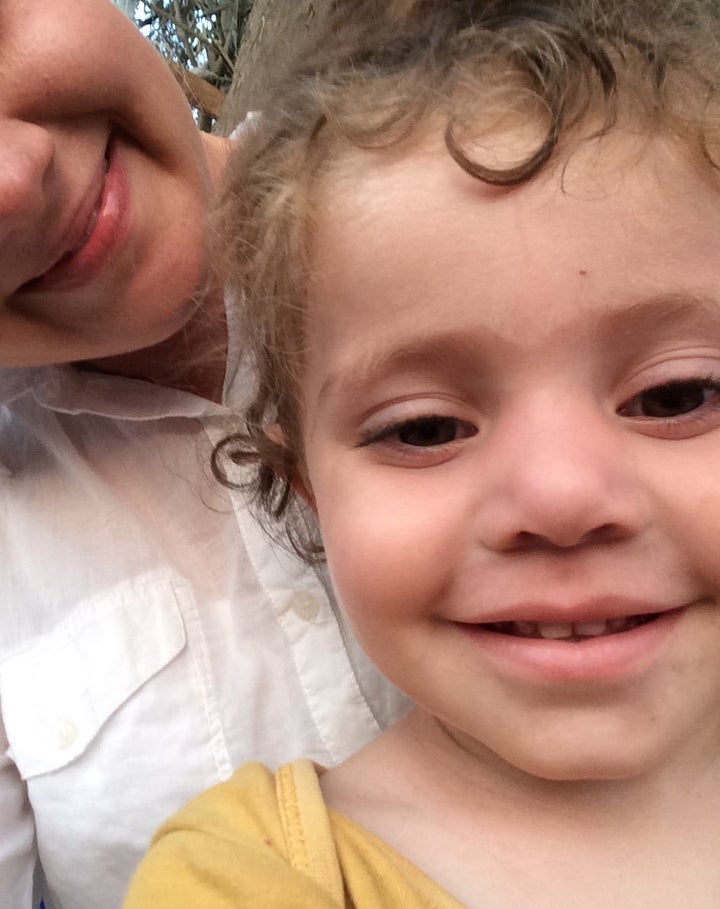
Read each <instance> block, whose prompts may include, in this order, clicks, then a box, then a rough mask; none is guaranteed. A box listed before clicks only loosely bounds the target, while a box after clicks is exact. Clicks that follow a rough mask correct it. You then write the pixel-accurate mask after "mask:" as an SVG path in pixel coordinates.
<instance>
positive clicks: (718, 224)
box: [309, 131, 720, 359]
mask: <svg viewBox="0 0 720 909" xmlns="http://www.w3.org/2000/svg"><path fill="white" fill-rule="evenodd" d="M360 158H363V159H364V160H362V164H361V166H359V167H358V168H357V169H356V170H355V179H354V180H352V181H351V180H349V179H344V178H338V179H335V180H334V181H329V182H328V184H327V185H326V186H325V188H324V190H323V192H324V197H323V200H322V204H321V205H320V206H319V207H318V213H317V217H316V221H315V230H314V235H313V243H312V250H311V266H312V271H313V278H312V284H311V287H310V294H309V302H310V317H311V326H312V330H311V339H312V340H313V341H314V342H315V345H316V349H317V350H318V351H320V350H322V351H324V355H325V353H327V351H328V350H330V349H332V347H333V345H336V349H337V350H338V351H340V359H342V357H344V356H345V355H346V353H347V352H348V351H349V350H350V346H349V345H355V343H356V341H357V347H358V350H359V349H360V348H362V347H363V345H365V346H367V344H368V339H371V338H375V337H377V338H380V339H382V338H383V337H385V338H387V337H388V335H389V333H390V331H395V330H396V329H397V333H398V337H399V336H400V335H403V336H405V335H407V337H408V338H409V337H410V336H411V335H412V334H413V333H416V334H418V336H419V338H420V340H422V336H424V335H428V336H432V335H434V334H436V333H437V332H438V331H441V330H444V329H443V326H455V329H457V330H460V331H461V332H466V333H467V335H468V336H470V334H471V333H472V332H473V331H475V330H476V329H478V330H481V331H482V332H484V333H485V334H486V335H487V336H488V337H491V336H492V337H493V338H494V339H495V340H496V341H497V342H498V343H499V342H501V341H503V342H504V341H507V342H509V343H516V342H517V343H519V344H521V345H522V344H524V343H526V342H532V341H534V340H535V339H536V338H537V337H539V336H542V335H543V333H544V332H545V331H546V329H547V330H549V329H550V328H553V329H554V328H556V327H558V326H562V325H570V324H573V325H574V324H575V322H576V319H578V318H582V319H586V328H587V327H591V326H594V325H596V324H597V323H598V319H601V318H603V317H604V315H605V313H606V310H607V311H608V313H610V312H611V311H612V312H614V311H615V309H616V308H622V307H632V306H635V305H636V304H637V303H638V302H641V301H649V300H654V299H661V298H665V299H667V298H669V297H673V298H675V299H687V300H692V299H705V300H707V299H713V298H715V299H717V298H718V292H720V280H719V277H720V276H719V275H718V267H717V264H716V261H717V255H716V237H717V233H718V231H720V206H718V202H719V201H720V198H719V192H720V190H719V187H718V179H717V177H716V176H714V175H713V172H712V171H711V169H710V168H709V167H707V168H706V170H700V169H699V168H698V167H697V166H696V164H695V162H694V161H693V160H692V158H691V156H689V155H686V154H684V153H683V151H682V148H679V147H677V146H676V144H675V143H673V142H672V141H671V140H668V139H665V138H664V137H656V138H653V139H649V138H645V137H640V138H639V137H636V136H632V135H626V134H623V133H621V132H619V131H618V132H617V133H616V134H614V135H609V136H606V137H604V138H603V139H602V140H596V141H594V142H589V143H586V144H585V145H584V146H582V147H578V149H577V150H576V151H575V153H574V154H573V155H571V156H570V157H569V158H566V160H564V161H560V162H559V163H558V166H556V167H552V168H549V169H548V170H547V171H546V172H543V173H542V174H540V175H539V176H538V177H537V178H535V180H533V181H531V182H530V183H528V184H526V185H523V186H520V187H512V188H499V187H491V186H487V185H486V184H483V183H482V182H480V181H478V180H476V179H475V178H473V177H472V176H470V175H469V174H467V173H466V172H464V171H463V170H462V169H461V168H459V167H458V166H457V165H456V164H455V162H454V161H453V160H452V159H451V158H450V157H449V155H448V154H447V152H446V151H445V150H444V149H443V148H442V145H441V143H439V142H434V143H433V144H428V145H426V146H422V147H419V148H417V149H415V150H413V151H411V152H409V153H407V154H406V156H405V157H404V158H385V157H383V155H382V153H378V152H369V153H362V155H361V156H360ZM588 330H589V328H588ZM403 343H404V342H403ZM372 345H375V341H374V340H372ZM498 349H499V348H498ZM348 356H349V354H348Z"/></svg>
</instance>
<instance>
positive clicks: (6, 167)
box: [0, 119, 54, 242]
mask: <svg viewBox="0 0 720 909" xmlns="http://www.w3.org/2000/svg"><path fill="white" fill-rule="evenodd" d="M53 153H54V143H53V140H52V136H51V135H50V133H49V132H48V131H47V130H45V129H44V128H43V127H41V126H38V125H36V124H34V123H26V122H24V121H22V120H14V119H3V120H0V242H2V241H3V240H5V239H6V238H7V237H8V235H9V234H11V233H13V232H15V231H17V230H18V229H19V228H21V227H22V226H23V222H24V221H25V220H27V219H28V218H29V219H32V220H33V221H34V219H37V217H38V215H41V214H42V212H43V209H44V205H45V193H46V191H47V187H46V186H45V183H46V176H47V174H48V171H49V168H50V165H51V162H52V160H53ZM36 229H37V228H36Z"/></svg>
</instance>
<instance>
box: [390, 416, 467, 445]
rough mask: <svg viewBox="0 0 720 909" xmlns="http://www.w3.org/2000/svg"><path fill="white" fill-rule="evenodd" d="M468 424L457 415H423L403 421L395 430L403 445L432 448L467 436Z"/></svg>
mask: <svg viewBox="0 0 720 909" xmlns="http://www.w3.org/2000/svg"><path fill="white" fill-rule="evenodd" d="M466 426H467V424H464V423H462V421H460V420H457V419H455V417H421V418H420V419H418V420H408V422H406V423H401V424H400V425H399V426H398V427H397V429H396V430H395V435H396V437H397V439H398V441H399V442H402V444H403V445H412V446H415V447H418V448H430V447H432V446H434V445H447V444H448V443H450V442H454V441H455V440H456V439H464V438H467V436H468V433H467V432H466V430H465V427H466Z"/></svg>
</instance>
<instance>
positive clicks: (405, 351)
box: [320, 329, 503, 395]
mask: <svg viewBox="0 0 720 909" xmlns="http://www.w3.org/2000/svg"><path fill="white" fill-rule="evenodd" d="M499 343H500V344H502V343H503V342H501V341H500V342H499ZM482 357H483V345H482V344H481V343H480V342H479V340H478V338H477V337H473V338H470V337H469V336H468V334H467V332H466V331H463V332H461V331H459V330H455V329H449V330H448V331H445V332H442V333H441V334H438V333H437V332H433V334H431V335H427V336H422V335H419V336H418V337H415V338H409V339H408V340H407V341H403V343H402V346H398V345H396V344H387V345H384V346H383V344H382V342H381V343H380V344H378V346H377V347H374V348H373V349H370V350H366V351H364V352H363V353H362V354H359V355H358V357H357V359H356V360H354V361H353V362H352V363H351V364H350V365H348V366H347V367H346V368H342V367H341V368H340V369H337V370H335V371H333V372H331V373H330V374H329V375H328V376H327V377H326V379H325V381H324V382H323V384H322V387H321V389H320V394H321V395H323V394H332V393H336V392H338V391H342V392H347V393H352V392H353V391H357V390H359V389H361V388H363V387H365V386H367V385H368V384H371V383H372V382H378V381H381V380H382V379H384V378H386V377H387V376H390V375H392V374H393V373H394V372H398V371H405V370H411V369H423V370H428V369H431V370H443V371H445V372H447V373H459V374H461V375H462V374H463V373H464V372H465V371H466V370H467V368H468V367H469V366H470V365H471V364H472V365H473V366H474V367H475V368H477V363H478V359H479V358H482Z"/></svg>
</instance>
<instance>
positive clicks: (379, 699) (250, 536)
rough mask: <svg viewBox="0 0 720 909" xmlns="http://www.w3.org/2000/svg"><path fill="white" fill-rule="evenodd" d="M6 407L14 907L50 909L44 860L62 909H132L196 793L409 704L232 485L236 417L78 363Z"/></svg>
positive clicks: (1, 487)
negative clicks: (172, 820) (127, 903)
mask: <svg viewBox="0 0 720 909" xmlns="http://www.w3.org/2000/svg"><path fill="white" fill-rule="evenodd" d="M230 379H231V381H229V382H228V383H227V394H228V399H229V400H234V401H235V402H236V403H237V401H238V400H239V399H240V397H241V396H242V394H243V393H244V391H245V390H246V389H245V384H246V379H245V378H242V377H238V376H234V377H233V376H232V374H231V376H230ZM3 399H4V400H5V402H6V404H5V406H3V407H1V408H0V463H1V464H2V465H3V469H2V470H0V516H1V520H0V564H1V565H2V569H1V570H0V715H1V717H2V723H1V724H0V909H30V907H31V905H32V902H33V898H32V887H33V871H34V868H35V865H36V859H37V857H38V856H39V861H40V862H41V864H42V869H43V874H44V876H45V879H46V882H47V889H46V890H45V894H46V902H47V904H48V906H53V907H54V909H99V907H102V909H114V907H117V906H119V905H120V903H121V900H122V895H123V891H124V888H125V885H126V882H127V879H128V877H129V876H130V874H131V872H132V870H133V867H134V866H135V864H136V863H137V861H138V860H139V858H140V855H141V854H142V852H143V851H144V849H145V847H146V845H147V842H148V839H149V837H150V835H151V834H152V832H153V831H154V829H155V827H156V826H157V825H158V824H159V823H160V821H162V820H163V818H164V817H166V816H167V815H168V814H170V813H171V812H173V811H175V810H176V809H177V808H178V807H179V806H180V805H181V804H182V803H184V802H185V801H186V800H187V799H188V798H190V797H191V796H192V795H194V794H195V793H197V792H199V791H200V790H202V789H204V788H206V787H207V786H210V785H212V784H214V783H217V782H219V781H221V780H224V779H227V777H228V776H229V775H230V773H231V769H232V768H233V767H234V766H236V765H238V764H241V763H243V762H244V761H247V760H249V759H252V760H256V761H261V762H263V763H266V764H269V765H270V766H273V767H274V766H276V765H278V764H280V763H282V762H285V761H288V760H290V759H292V758H294V757H297V756H298V755H306V756H308V757H310V758H312V759H313V760H315V761H318V762H320V763H321V764H333V763H335V762H337V761H339V760H341V759H343V758H344V757H345V756H346V755H348V754H349V753H351V752H352V751H354V750H356V749H357V748H358V747H360V746H361V745H363V744H364V743H365V742H366V741H368V740H369V739H370V738H371V737H372V736H374V735H375V734H376V733H377V732H378V729H379V727H383V726H385V725H387V724H388V723H389V722H391V721H392V720H394V719H395V718H396V717H397V716H398V715H399V713H400V712H401V709H402V706H403V701H402V699H401V697H400V696H399V695H398V694H397V693H396V692H394V691H393V690H392V689H391V687H390V686H389V685H388V683H387V682H385V681H384V680H382V679H381V677H380V676H379V674H378V673H377V672H376V671H375V670H374V669H373V668H372V667H371V666H370V665H369V664H368V662H367V661H366V659H365V658H364V656H363V655H362V653H361V652H360V650H359V648H358V647H357V644H355V643H354V642H353V641H352V638H351V637H350V636H349V634H348V632H347V629H346V628H344V627H341V625H340V622H339V620H338V617H337V616H336V615H335V612H334V609H333V607H332V606H331V604H330V602H329V600H328V597H327V595H326V592H325V589H324V585H323V582H322V580H321V579H320V578H319V577H318V576H317V575H316V573H315V572H314V571H313V570H311V569H309V568H307V567H306V566H304V565H302V564H301V563H300V562H298V561H296V560H295V559H294V558H292V557H290V556H289V555H287V554H285V553H284V552H282V551H278V550H277V549H275V548H273V547H271V545H270V544H269V543H268V541H267V539H266V538H265V536H264V535H263V534H262V532H261V531H260V530H259V529H258V528H257V526H256V525H255V523H254V521H253V519H252V517H251V516H250V514H249V513H248V510H247V507H246V503H245V501H244V499H243V497H242V496H241V495H240V494H239V493H232V492H229V491H228V490H225V489H223V488H222V487H220V486H219V485H218V484H217V483H216V482H215V481H214V480H213V479H212V477H211V475H210V470H209V466H208V465H209V457H210V452H211V450H212V447H213V445H214V443H215V442H216V441H217V440H218V439H219V438H221V437H222V435H223V434H224V431H225V430H226V429H227V409H226V408H225V407H223V406H220V405H215V404H212V403H210V402H207V401H205V400H202V399H200V398H197V397H194V396H192V395H189V394H186V393H182V392H179V391H175V390H172V389H165V388H159V387H156V386H151V385H149V384H146V383H143V382H138V381H135V380H130V379H121V378H118V377H108V376H102V375H99V374H96V373H92V372H82V371H79V370H76V369H74V368H72V367H63V368H48V369H44V370H32V371H25V372H23V371H12V372H11V371H5V372H4V373H3V372H2V371H0V402H1V401H2V400H3ZM10 402H12V403H10Z"/></svg>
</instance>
